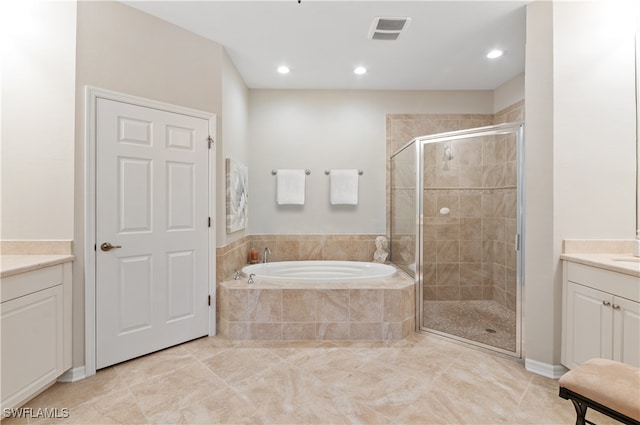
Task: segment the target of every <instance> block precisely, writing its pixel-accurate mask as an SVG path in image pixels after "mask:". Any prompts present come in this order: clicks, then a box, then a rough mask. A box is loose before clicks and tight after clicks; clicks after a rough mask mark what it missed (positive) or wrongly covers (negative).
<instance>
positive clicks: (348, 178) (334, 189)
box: [329, 170, 358, 205]
mask: <svg viewBox="0 0 640 425" xmlns="http://www.w3.org/2000/svg"><path fill="white" fill-rule="evenodd" d="M329 177H330V179H331V204H332V205H358V170H331V171H330V173H329Z"/></svg>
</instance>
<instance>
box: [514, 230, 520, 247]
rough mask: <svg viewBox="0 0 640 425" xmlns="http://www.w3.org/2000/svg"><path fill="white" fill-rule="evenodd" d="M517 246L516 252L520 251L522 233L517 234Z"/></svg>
mask: <svg viewBox="0 0 640 425" xmlns="http://www.w3.org/2000/svg"><path fill="white" fill-rule="evenodd" d="M515 245H516V251H520V233H516V241H515Z"/></svg>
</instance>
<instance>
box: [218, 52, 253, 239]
mask: <svg viewBox="0 0 640 425" xmlns="http://www.w3.org/2000/svg"><path fill="white" fill-rule="evenodd" d="M220 123H221V128H220V133H221V135H222V139H221V142H222V143H219V144H218V146H217V151H216V154H217V173H216V178H217V182H218V187H217V194H216V198H217V203H216V217H217V219H218V223H216V224H217V225H216V244H217V246H226V245H227V244H229V243H231V242H235V241H237V240H239V239H242V238H243V237H245V236H247V235H248V234H249V231H248V229H244V230H239V231H237V232H233V233H230V234H228V233H227V231H226V229H227V223H226V186H225V185H226V174H225V159H226V158H231V159H233V160H235V161H238V162H240V163H242V164H245V165H248V164H249V149H248V146H247V144H248V135H247V133H248V131H249V90H248V89H247V86H246V85H245V83H244V81H243V80H242V77H241V76H240V74H239V73H238V71H237V69H236V67H235V65H234V64H233V63H232V62H231V59H229V56H228V55H227V53H226V52H224V54H223V56H222V116H221V119H220ZM250 191H251V187H249V193H251V192H250Z"/></svg>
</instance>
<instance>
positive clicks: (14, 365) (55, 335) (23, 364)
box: [0, 262, 71, 411]
mask: <svg viewBox="0 0 640 425" xmlns="http://www.w3.org/2000/svg"><path fill="white" fill-rule="evenodd" d="M1 300H2V303H1V304H0V328H1V332H2V334H1V344H0V351H1V357H0V373H1V375H2V383H1V385H2V392H1V394H2V409H3V410H2V411H4V409H11V408H16V407H19V406H20V405H22V404H23V403H25V402H26V401H28V400H29V399H31V398H32V397H34V396H35V395H36V394H38V393H39V392H41V391H42V390H43V389H45V388H47V387H48V386H49V385H51V384H52V383H54V382H55V381H56V379H57V378H58V377H59V376H60V375H62V374H63V373H64V372H65V371H66V370H67V369H69V368H70V367H71V263H70V262H65V263H61V264H54V265H48V266H44V267H38V268H35V269H30V270H29V271H25V272H22V273H17V274H12V275H10V276H6V277H3V278H2V295H1Z"/></svg>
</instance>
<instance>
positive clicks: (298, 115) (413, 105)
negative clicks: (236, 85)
mask: <svg viewBox="0 0 640 425" xmlns="http://www.w3.org/2000/svg"><path fill="white" fill-rule="evenodd" d="M492 108H493V93H492V92H491V91H451V92H447V91H366V90H360V91H330V90H251V91H250V93H249V114H250V126H249V143H248V146H249V149H250V154H249V156H250V163H249V185H250V207H251V210H250V215H249V219H250V225H249V226H250V233H251V234H347V233H348V234H385V233H386V219H385V211H386V166H385V162H386V159H385V158H386V129H385V116H386V114H388V113H442V114H448V113H456V114H460V113H469V114H491V113H492V112H493V111H492ZM409 140H410V138H407V140H406V141H407V142H408V141H409ZM277 168H307V169H310V170H311V175H310V176H308V177H307V181H306V202H305V205H304V206H302V207H298V206H293V207H292V206H278V205H277V204H276V201H275V199H276V198H275V197H276V186H275V177H273V176H272V175H271V170H272V169H277ZM331 168H357V169H362V170H363V171H364V175H362V176H361V177H360V180H359V203H358V205H357V206H354V207H351V206H331V205H330V204H329V179H328V177H327V176H326V175H325V174H324V170H325V169H331ZM256 206H257V207H256Z"/></svg>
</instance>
